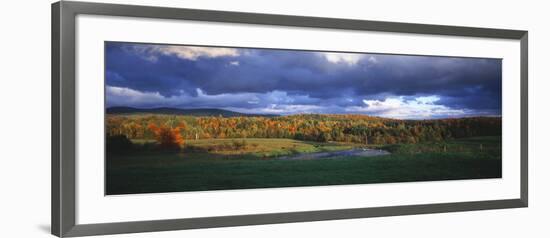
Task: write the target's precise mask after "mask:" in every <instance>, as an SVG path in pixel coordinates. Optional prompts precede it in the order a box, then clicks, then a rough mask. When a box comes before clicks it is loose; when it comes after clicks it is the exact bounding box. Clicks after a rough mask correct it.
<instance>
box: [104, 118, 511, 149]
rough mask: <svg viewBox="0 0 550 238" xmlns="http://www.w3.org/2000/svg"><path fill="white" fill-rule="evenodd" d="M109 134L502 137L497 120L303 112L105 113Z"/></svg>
mask: <svg viewBox="0 0 550 238" xmlns="http://www.w3.org/2000/svg"><path fill="white" fill-rule="evenodd" d="M106 124H107V126H106V133H107V136H120V135H123V136H125V137H127V138H129V139H156V140H157V141H160V140H163V139H164V140H166V138H167V137H175V139H176V140H177V141H178V143H179V144H183V141H184V140H196V139H211V138H220V139H222V138H288V139H297V140H305V141H318V142H329V141H337V142H353V143H361V144H396V143H419V142H425V141H442V140H446V139H451V138H463V137H472V136H498V135H501V127H502V125H501V118H499V117H471V118H452V119H437V120H396V119H388V118H380V117H373V116H366V115H326V114H301V115H290V116H278V117H222V116H182V115H153V114H140V115H108V116H107V119H106Z"/></svg>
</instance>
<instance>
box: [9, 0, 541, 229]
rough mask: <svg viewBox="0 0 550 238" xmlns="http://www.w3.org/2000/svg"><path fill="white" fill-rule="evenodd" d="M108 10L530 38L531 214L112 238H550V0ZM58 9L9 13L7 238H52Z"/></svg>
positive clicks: (38, 4) (35, 0) (32, 3)
mask: <svg viewBox="0 0 550 238" xmlns="http://www.w3.org/2000/svg"><path fill="white" fill-rule="evenodd" d="M105 2H115V3H137V4H142V5H148V4H156V5H163V6H174V7H186V8H199V9H215V10H229V11H245V12H261V13H276V14H290V15H310V16H324V17H337V18H355V19H367V20H384V21H400V22H414V23H430V24H445V25H464V26H476V27H491V28H510V29H522V30H529V40H530V41H529V47H530V51H529V54H530V55H529V61H530V62H529V63H530V65H529V74H530V78H529V80H530V85H529V87H530V115H529V116H530V121H529V123H530V158H529V159H530V162H529V165H530V169H529V178H530V188H529V189H530V206H529V208H524V209H507V210H493V211H479V212H462V213H446V214H429V215H414V216H400V217H384V218H369V219H354V220H340V221H325V222H308V223H292V224H281V225H262V226H248V227H232V228H215V229H203V230H191V231H174V232H157V233H142V234H130V235H117V236H113V237H181V236H186V237H240V238H244V237H298V236H307V237H334V236H345V237H365V236H371V237H403V236H406V237H461V238H462V237H520V236H524V237H549V235H550V231H549V230H548V216H549V213H550V191H549V186H548V184H549V183H550V173H548V172H547V170H548V169H550V161H549V159H548V158H547V157H549V156H548V155H547V153H548V152H546V150H544V146H545V139H546V138H547V134H549V133H550V123H547V122H546V120H547V117H548V116H550V115H548V111H547V108H548V107H547V103H548V102H550V94H549V93H547V91H548V90H550V81H549V80H550V73H549V72H550V71H548V64H549V63H548V60H547V55H548V54H550V46H549V44H550V27H548V24H547V23H545V22H548V21H550V17H549V16H548V13H547V12H548V9H549V7H548V6H546V5H547V4H546V2H545V1H532V2H528V1H514V2H511V1H510V2H504V1H497V0H490V1H470V0H462V1H452V2H451V1H437V0H415V1H407V0H403V1H393V0H385V1H371V2H367V1H364V0H363V1H351V0H338V1H319V0H308V1H306V0H302V1H298V0H277V1H252V0H250V1H247V0H226V1H214V0H201V1H198V0H197V1H184V0H179V1H178V0H172V1H169V0H157V1H153V0H110V1H105ZM50 3H51V1H45V0H21V1H8V2H5V3H4V4H3V7H2V10H3V11H2V14H0V17H1V21H0V24H1V28H0V29H1V32H2V37H1V38H0V41H1V42H2V43H1V44H0V65H1V68H0V80H1V81H0V82H1V83H0V85H1V87H0V97H1V100H0V103H1V104H0V105H1V108H2V116H0V122H1V123H0V125H2V128H1V129H0V148H1V151H2V155H1V156H0V158H1V160H2V164H1V166H0V176H1V179H0V186H1V187H0V188H1V194H2V196H0V219H1V220H0V224H2V225H1V226H0V227H1V228H0V237H50V235H49V226H50Z"/></svg>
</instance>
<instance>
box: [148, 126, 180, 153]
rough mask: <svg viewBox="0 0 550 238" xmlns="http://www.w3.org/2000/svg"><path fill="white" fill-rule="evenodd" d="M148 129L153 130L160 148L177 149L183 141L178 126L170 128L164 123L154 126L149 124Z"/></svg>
mask: <svg viewBox="0 0 550 238" xmlns="http://www.w3.org/2000/svg"><path fill="white" fill-rule="evenodd" d="M149 130H151V131H152V132H153V134H154V136H155V140H156V141H157V142H158V143H159V146H160V147H161V148H162V149H167V150H179V149H180V148H181V145H183V143H184V140H183V137H182V136H181V133H180V127H179V126H178V127H175V128H170V127H168V126H165V125H161V126H156V125H155V124H149Z"/></svg>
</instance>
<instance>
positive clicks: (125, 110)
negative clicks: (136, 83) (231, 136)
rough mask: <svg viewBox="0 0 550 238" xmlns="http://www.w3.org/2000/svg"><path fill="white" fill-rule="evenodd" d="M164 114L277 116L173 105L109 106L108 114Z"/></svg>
mask: <svg viewBox="0 0 550 238" xmlns="http://www.w3.org/2000/svg"><path fill="white" fill-rule="evenodd" d="M140 113H143V114H164V115H186V116H222V117H260V116H261V117H275V116H278V115H274V114H249V113H241V112H234V111H230V110H224V109H216V108H196V109H181V108H172V107H157V108H135V107H109V108H107V114H140Z"/></svg>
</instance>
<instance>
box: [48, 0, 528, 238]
mask: <svg viewBox="0 0 550 238" xmlns="http://www.w3.org/2000/svg"><path fill="white" fill-rule="evenodd" d="M527 53H528V50H527V31H520V30H502V29H487V28H472V27H458V26H442V25H425V24H410V23H394V22H378V21H364V20H350V19H332V18H318V17H302V16H288V15H267V14H255V13H239V12H221V11H207V10H192V9H177V8H163V7H147V6H135V5H115V4H100V3H85V2H67V1H63V2H57V3H54V4H53V5H52V234H54V235H57V236H59V237H71V236H86V235H101V234H117V233H130V232H150V231H165V230H179V229H195V228H208V227H225V226H243V225H256V224H274V223H286V222H304V221H319V220H331V219H349V218H366V217H380V216H395V215H413V214H425V213H440V212H457V211H471V210H484V209H501V208H519V207H527V201H528V199H527V197H528V190H527V160H528V155H527V143H528V142H527V105H528V104H527Z"/></svg>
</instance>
